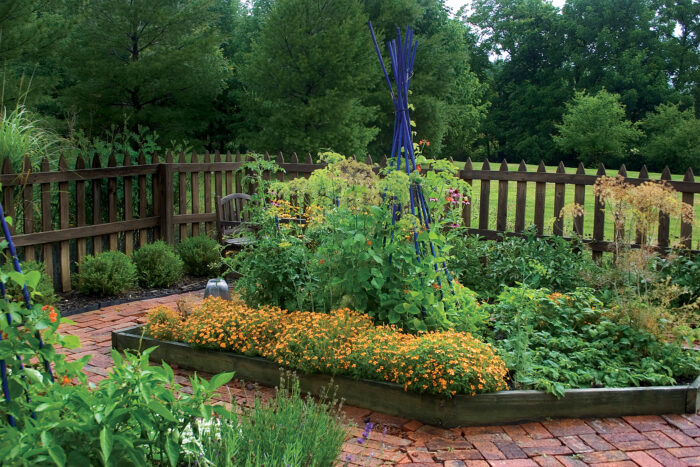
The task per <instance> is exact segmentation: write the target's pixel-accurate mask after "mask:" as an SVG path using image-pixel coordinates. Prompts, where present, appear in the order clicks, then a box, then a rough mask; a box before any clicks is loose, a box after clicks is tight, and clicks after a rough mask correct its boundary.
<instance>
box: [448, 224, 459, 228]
mask: <svg viewBox="0 0 700 467" xmlns="http://www.w3.org/2000/svg"><path fill="white" fill-rule="evenodd" d="M450 227H452V228H453V229H457V228H459V224H450Z"/></svg>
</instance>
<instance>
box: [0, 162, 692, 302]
mask: <svg viewBox="0 0 700 467" xmlns="http://www.w3.org/2000/svg"><path fill="white" fill-rule="evenodd" d="M244 157H245V155H244V156H241V154H235V155H233V154H230V153H227V154H223V155H222V154H219V153H214V154H209V153H204V154H196V153H192V154H187V155H186V154H184V153H180V154H178V155H176V156H174V155H173V154H172V153H167V154H166V155H165V156H164V157H160V156H158V155H155V156H153V160H151V161H147V160H146V158H145V156H144V155H143V154H141V155H140V156H139V157H138V158H137V160H134V161H132V160H131V158H130V157H121V158H120V159H121V163H118V161H117V157H116V156H115V155H112V156H110V157H109V159H108V160H107V161H106V166H104V167H103V163H104V162H103V161H101V160H100V159H99V158H98V157H95V158H93V159H92V161H86V160H85V159H84V158H82V157H78V158H77V159H76V160H75V161H74V162H73V163H72V164H71V165H72V166H73V168H72V169H71V168H69V167H68V163H67V161H66V159H65V158H63V157H61V159H60V160H59V163H58V168H57V170H51V168H50V165H49V162H48V161H47V160H44V161H42V163H41V164H40V167H39V168H38V170H32V169H31V168H30V163H29V160H28V159H25V162H24V169H23V170H22V171H21V173H15V172H14V171H13V168H12V166H11V164H10V162H9V160H7V159H6V160H5V161H4V164H3V166H2V174H0V183H1V184H2V201H3V207H4V208H5V212H6V214H7V215H9V216H11V217H12V218H13V219H14V223H13V228H12V229H13V232H12V233H13V236H14V239H15V244H16V245H17V247H18V248H19V250H20V251H19V254H20V257H21V258H22V259H24V260H30V261H31V260H41V261H43V262H44V263H45V264H46V269H47V272H48V273H49V274H50V275H51V276H52V277H53V278H54V282H55V284H56V285H57V286H58V287H59V288H60V289H62V290H63V291H68V290H70V289H71V272H75V270H76V266H75V265H76V263H77V262H78V261H80V259H81V258H83V257H84V256H86V255H88V254H97V253H100V252H101V251H104V250H121V251H124V252H125V253H127V254H131V252H133V251H134V249H137V248H139V247H140V246H143V245H145V244H146V243H148V242H151V241H154V240H156V239H163V240H165V241H166V242H168V243H175V242H177V241H179V240H181V239H184V238H186V237H188V236H196V235H199V234H200V233H212V232H213V230H214V229H215V220H216V219H215V213H214V200H215V199H216V196H224V195H226V194H228V193H233V192H240V191H242V189H241V186H242V183H241V182H242V179H241V174H240V171H239V169H240V168H241V166H242V158H244ZM266 157H267V158H268V159H269V158H270V157H269V155H266ZM274 159H275V161H276V162H277V163H278V164H279V165H280V166H281V167H282V168H283V169H284V170H285V172H286V173H285V174H282V173H280V174H278V175H277V178H278V179H280V180H282V179H291V178H295V177H300V176H308V174H310V173H311V172H312V171H314V170H316V169H317V168H320V167H323V165H322V164H314V163H313V161H312V158H311V156H310V155H307V156H306V158H305V159H304V160H303V161H301V162H300V161H299V158H298V157H297V155H296V154H292V155H291V157H289V158H286V159H285V157H284V156H283V155H282V154H279V155H277V156H275V158H274ZM365 162H367V163H370V164H371V163H372V162H373V161H372V158H371V157H367V159H366V161H365ZM386 164H387V159H386V156H384V157H383V158H382V159H381V160H380V161H379V164H378V165H379V166H386ZM473 165H474V164H472V162H471V160H467V162H466V163H465V164H464V167H463V168H462V169H461V170H460V172H459V173H460V176H461V178H462V179H464V180H466V181H467V182H468V183H470V184H472V186H473V188H474V189H473V192H472V204H469V205H465V206H464V210H463V213H462V218H463V224H464V226H465V227H467V228H468V231H469V232H470V233H474V234H478V235H481V236H483V237H485V238H489V239H494V238H498V237H499V236H500V235H504V234H505V235H521V234H522V233H523V231H524V230H525V228H526V226H528V225H533V224H534V226H535V228H536V230H537V233H538V235H545V234H549V233H550V224H549V223H548V222H547V219H550V220H552V222H551V233H552V234H555V235H563V234H566V233H567V229H566V226H565V225H564V222H563V221H562V220H561V219H559V218H558V216H559V212H560V211H561V209H562V207H563V206H564V205H565V204H567V203H569V202H572V201H574V202H576V203H578V204H581V205H590V207H591V208H592V209H590V210H589V212H587V213H586V217H585V218H584V217H579V218H576V219H574V220H573V222H572V225H571V232H573V233H575V234H577V235H581V236H582V237H584V241H585V242H586V243H588V245H589V246H590V248H591V249H592V250H593V255H594V256H597V257H599V256H600V255H602V253H603V252H606V251H613V243H612V242H611V241H610V239H611V237H612V236H611V234H610V232H609V231H610V230H611V228H612V227H611V225H610V223H608V224H606V216H605V211H604V209H603V205H602V203H601V202H600V200H599V199H597V198H595V197H594V196H593V193H592V185H593V184H594V183H595V180H596V179H597V178H598V177H599V176H600V175H603V174H605V173H606V171H605V168H604V167H603V166H602V165H601V166H600V167H599V168H598V171H597V174H596V175H588V174H586V173H585V171H584V169H583V166H581V165H579V167H578V168H577V170H576V173H566V168H565V167H564V165H563V164H559V166H558V167H557V169H556V171H555V172H547V171H546V167H545V166H544V164H540V166H539V167H538V168H537V169H536V171H534V172H532V171H528V169H527V167H526V165H525V164H524V163H521V164H520V166H519V167H518V168H517V170H509V168H508V165H507V164H506V162H505V161H503V163H501V164H500V166H499V167H498V169H496V170H492V169H491V164H490V162H489V161H484V162H483V164H482V166H481V168H480V169H475V168H474V167H473ZM618 173H620V174H621V175H623V176H625V177H626V176H627V171H626V169H625V167H624V166H623V167H621V168H620V170H619V172H618ZM268 176H269V175H268ZM647 180H649V174H648V172H647V170H646V169H645V168H643V169H642V171H641V172H640V174H639V176H638V177H636V178H627V182H629V183H632V184H640V183H642V182H644V181H647ZM660 180H666V181H668V183H669V184H670V185H671V186H672V187H673V188H674V189H676V190H677V191H678V192H679V193H680V196H681V197H682V200H683V201H684V202H686V203H689V204H691V205H694V203H695V194H696V193H700V183H698V182H695V178H694V174H693V171H692V170H691V169H688V171H687V172H686V173H685V176H684V178H683V180H671V174H670V172H669V171H668V169H666V170H665V171H664V172H663V173H662V174H661V176H660ZM493 185H495V186H493ZM513 187H515V190H511V188H513ZM533 188H534V190H533ZM492 192H493V194H492ZM548 195H549V196H548ZM533 199H534V203H533V201H532V200H533ZM528 200H529V201H528ZM547 211H549V212H550V213H551V215H552V217H550V218H548V217H547V216H546V214H547ZM591 211H592V217H593V221H592V223H591V222H590V216H591V214H590V212H591ZM672 222H673V223H674V224H673V225H674V227H678V224H679V223H680V226H679V228H677V229H675V230H678V231H679V232H680V234H679V240H680V243H681V245H682V246H684V247H685V248H692V247H693V245H697V243H698V241H697V239H696V240H695V243H694V239H693V225H692V224H690V223H683V222H680V220H679V219H669V218H668V216H664V215H661V216H660V222H659V228H658V234H657V240H658V246H659V247H660V248H665V247H668V246H669V245H670V244H671V239H672V238H671V235H670V232H671V229H670V226H671V223H672ZM639 241H640V239H639V238H637V242H639Z"/></svg>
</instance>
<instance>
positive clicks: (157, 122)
mask: <svg viewBox="0 0 700 467" xmlns="http://www.w3.org/2000/svg"><path fill="white" fill-rule="evenodd" d="M215 6H216V4H215V3H214V0H132V1H129V2H121V1H120V2H114V1H107V0H92V1H89V2H84V3H81V4H80V10H79V20H78V23H77V25H76V26H75V28H74V29H73V31H72V34H71V36H70V39H69V41H68V43H67V47H66V49H65V50H64V51H63V53H64V57H65V73H66V77H67V88H66V90H65V93H64V96H63V104H64V107H65V109H66V111H67V112H71V113H74V114H75V115H76V121H77V124H78V126H79V127H81V128H85V129H86V130H88V131H89V132H91V133H92V134H100V133H101V132H102V131H104V130H105V129H108V128H110V126H112V125H119V126H121V125H124V126H126V127H128V128H134V127H136V126H138V125H146V126H149V127H151V128H153V129H156V130H157V131H158V132H159V133H160V134H161V135H163V137H164V138H165V139H166V140H167V139H168V138H178V139H180V138H182V137H186V136H187V135H192V134H193V133H194V132H196V131H197V130H198V129H201V128H203V127H205V125H206V121H207V116H208V112H209V110H210V108H211V105H212V102H213V101H214V98H215V97H216V96H217V95H218V94H219V92H220V91H221V89H222V87H223V85H224V79H225V77H226V76H227V74H228V70H227V63H226V61H225V60H224V58H223V56H222V53H221V50H220V46H221V38H220V35H219V33H218V31H217V27H216V26H217V20H218V17H217V12H216V9H215V8H214V7H215Z"/></svg>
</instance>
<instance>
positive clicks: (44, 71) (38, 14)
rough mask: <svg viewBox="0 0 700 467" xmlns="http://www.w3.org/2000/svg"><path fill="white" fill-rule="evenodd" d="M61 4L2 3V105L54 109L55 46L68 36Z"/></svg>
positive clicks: (35, 0)
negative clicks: (48, 106)
mask: <svg viewBox="0 0 700 467" xmlns="http://www.w3.org/2000/svg"><path fill="white" fill-rule="evenodd" d="M61 4H62V2H60V1H59V0H4V1H2V2H0V81H2V82H1V85H2V95H1V96H0V97H1V99H2V100H1V102H0V105H3V106H5V107H7V108H9V109H13V108H15V107H16V106H17V104H21V105H28V106H30V107H32V108H33V109H35V108H37V107H42V106H46V105H50V102H51V101H52V98H51V93H52V91H53V88H54V83H55V82H56V81H58V74H57V72H56V68H55V67H54V66H53V61H54V60H53V58H54V56H55V44H56V43H57V42H59V41H60V40H61V39H62V38H63V35H64V34H65V25H66V23H67V21H66V20H64V19H63V18H61V14H60V13H62V11H61V6H62V5H61Z"/></svg>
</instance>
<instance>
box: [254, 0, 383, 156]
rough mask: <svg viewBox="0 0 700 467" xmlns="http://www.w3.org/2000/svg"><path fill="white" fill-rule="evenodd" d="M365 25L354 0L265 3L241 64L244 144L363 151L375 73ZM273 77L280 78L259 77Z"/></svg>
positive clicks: (301, 150) (263, 147) (369, 135)
mask: <svg viewBox="0 0 700 467" xmlns="http://www.w3.org/2000/svg"><path fill="white" fill-rule="evenodd" d="M366 24H367V16H366V15H365V14H364V13H363V11H362V8H361V4H360V3H359V2H356V1H353V0H337V1H334V2H322V3H318V2H307V1H305V0H284V1H279V2H274V3H272V4H271V6H270V8H269V11H266V13H265V15H264V17H263V19H262V24H261V27H260V30H259V32H258V33H257V35H256V36H255V37H254V39H253V41H252V50H251V52H250V53H249V54H247V55H246V56H245V60H244V62H243V64H242V67H241V77H242V81H243V84H244V86H245V87H246V88H248V89H249V92H248V97H249V98H252V101H249V102H246V103H244V105H245V106H246V107H245V109H246V110H247V109H248V108H249V110H250V112H248V113H247V115H246V119H247V120H248V121H249V125H248V128H247V130H248V133H247V138H246V140H247V142H248V146H250V147H253V148H258V150H259V151H263V150H266V151H270V152H279V151H282V150H286V151H290V150H295V151H297V152H299V153H300V154H304V153H306V152H314V153H315V152H317V151H318V150H319V149H321V148H328V147H331V148H333V149H334V150H336V151H342V152H344V153H347V154H352V153H357V154H361V153H364V151H365V148H366V147H367V144H368V143H369V141H370V140H372V138H373V137H374V136H375V135H376V133H377V130H376V129H375V128H373V127H372V126H371V125H370V122H371V121H372V119H373V117H374V113H375V112H374V109H373V108H372V107H370V106H368V105H367V103H366V101H365V99H366V95H367V93H368V91H369V89H370V84H371V83H372V81H373V76H376V77H378V75H376V74H374V75H373V73H372V71H373V70H375V68H374V67H375V61H374V57H373V54H372V43H371V40H370V38H369V35H368V34H367V26H366ZM350 64H351V65H350ZM348 66H350V68H351V69H352V71H351V72H349V68H348ZM272 76H277V77H278V78H279V79H267V78H265V77H272ZM266 128H275V131H265V129H266ZM291 148H294V149H291Z"/></svg>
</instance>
